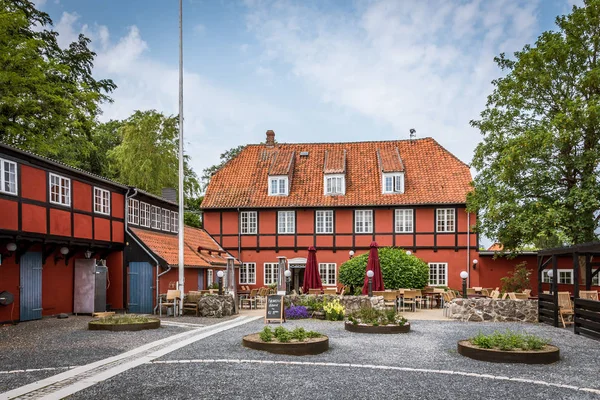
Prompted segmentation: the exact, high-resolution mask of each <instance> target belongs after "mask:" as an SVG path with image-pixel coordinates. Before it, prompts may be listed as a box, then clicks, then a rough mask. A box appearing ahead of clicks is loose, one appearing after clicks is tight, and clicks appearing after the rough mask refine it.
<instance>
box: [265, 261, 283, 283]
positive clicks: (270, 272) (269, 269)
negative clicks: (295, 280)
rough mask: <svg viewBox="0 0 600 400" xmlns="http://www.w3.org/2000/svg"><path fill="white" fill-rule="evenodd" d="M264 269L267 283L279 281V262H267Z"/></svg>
mask: <svg viewBox="0 0 600 400" xmlns="http://www.w3.org/2000/svg"><path fill="white" fill-rule="evenodd" d="M263 271H264V274H263V275H264V277H263V280H264V282H265V285H272V284H273V283H277V275H278V274H279V263H265V264H264V270H263ZM267 278H269V279H267Z"/></svg>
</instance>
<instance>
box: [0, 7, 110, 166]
mask: <svg viewBox="0 0 600 400" xmlns="http://www.w3.org/2000/svg"><path fill="white" fill-rule="evenodd" d="M51 27H52V20H51V19H50V17H49V16H48V14H46V13H44V12H41V11H39V10H37V9H36V8H35V6H34V5H33V3H32V2H31V1H29V0H0V140H2V141H3V142H5V143H8V144H12V145H15V146H17V147H20V148H23V149H26V150H30V151H33V152H35V153H38V154H41V155H45V156H49V157H52V158H56V159H59V160H61V161H64V162H66V163H69V164H71V165H75V166H81V163H80V161H81V159H86V157H88V156H89V155H90V153H91V152H92V150H93V145H92V144H91V143H90V137H91V136H90V135H91V131H92V128H93V126H94V124H95V123H96V117H97V116H98V115H99V114H100V112H101V110H100V105H101V103H102V102H105V101H111V99H110V97H109V96H108V94H109V93H110V92H112V91H113V90H114V89H115V88H116V86H115V84H114V83H113V82H112V81H111V80H108V79H102V80H96V79H94V78H93V77H92V68H93V61H94V58H95V56H96V54H95V53H94V52H93V51H91V50H90V49H89V48H88V45H89V43H90V40H89V39H88V38H86V37H85V36H84V35H79V37H78V39H77V41H75V42H73V43H71V44H70V45H69V47H68V48H66V49H62V48H60V46H59V45H58V43H57V36H58V33H57V32H55V31H53V30H51Z"/></svg>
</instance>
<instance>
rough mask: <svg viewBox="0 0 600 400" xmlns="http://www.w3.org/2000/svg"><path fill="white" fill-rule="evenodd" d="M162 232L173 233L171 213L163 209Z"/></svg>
mask: <svg viewBox="0 0 600 400" xmlns="http://www.w3.org/2000/svg"><path fill="white" fill-rule="evenodd" d="M162 230H163V231H167V232H170V231H171V211H170V210H167V209H165V208H163V209H162Z"/></svg>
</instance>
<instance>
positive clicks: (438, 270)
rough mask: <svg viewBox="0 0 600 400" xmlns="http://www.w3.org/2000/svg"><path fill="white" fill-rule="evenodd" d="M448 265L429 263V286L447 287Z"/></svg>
mask: <svg viewBox="0 0 600 400" xmlns="http://www.w3.org/2000/svg"><path fill="white" fill-rule="evenodd" d="M447 282H448V263H429V285H430V286H447Z"/></svg>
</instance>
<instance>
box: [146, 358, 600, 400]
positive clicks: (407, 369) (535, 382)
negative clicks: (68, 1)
mask: <svg viewBox="0 0 600 400" xmlns="http://www.w3.org/2000/svg"><path fill="white" fill-rule="evenodd" d="M151 363H152V364H193V363H198V364H211V363H228V364H239V363H256V364H285V365H307V366H323V367H343V368H367V369H386V370H392V371H403V372H420V373H425V374H443V375H460V376H468V377H474V378H481V379H494V380H508V381H513V382H521V383H529V384H533V385H541V386H552V387H558V388H562V389H571V390H575V391H583V392H589V393H594V394H600V389H594V388H585V387H578V386H572V385H564V384H560V383H553V382H545V381H539V380H532V379H523V378H510V377H507V376H499V375H489V374H478V373H475V372H463V371H451V370H439V369H425V368H410V367H396V366H387V365H371V364H342V363H329V362H311V361H271V360H241V359H240V360H236V359H219V360H158V361H152V362H151Z"/></svg>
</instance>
